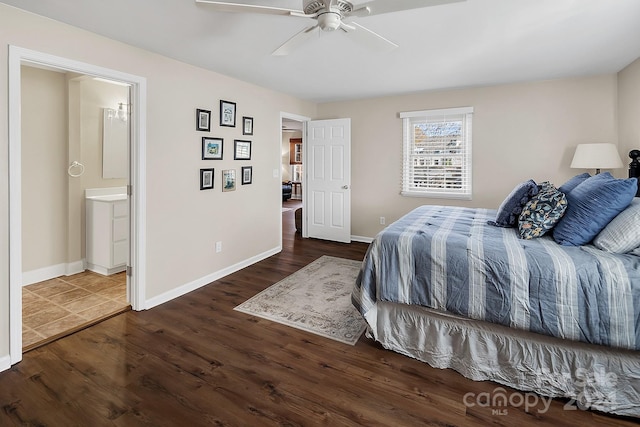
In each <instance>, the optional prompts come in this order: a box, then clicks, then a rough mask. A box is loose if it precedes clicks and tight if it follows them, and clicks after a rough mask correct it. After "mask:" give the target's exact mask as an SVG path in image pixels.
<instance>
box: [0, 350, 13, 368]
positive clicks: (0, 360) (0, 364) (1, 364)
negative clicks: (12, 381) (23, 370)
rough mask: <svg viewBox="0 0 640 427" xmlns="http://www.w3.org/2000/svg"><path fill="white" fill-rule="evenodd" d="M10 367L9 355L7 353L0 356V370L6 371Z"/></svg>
mask: <svg viewBox="0 0 640 427" xmlns="http://www.w3.org/2000/svg"><path fill="white" fill-rule="evenodd" d="M10 367H11V356H9V355H8V354H7V355H5V356H2V357H0V372H2V371H6V370H7V369H9V368H10Z"/></svg>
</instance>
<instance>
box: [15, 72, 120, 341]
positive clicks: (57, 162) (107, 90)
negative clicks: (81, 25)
mask: <svg viewBox="0 0 640 427" xmlns="http://www.w3.org/2000/svg"><path fill="white" fill-rule="evenodd" d="M21 82H22V85H21V94H22V97H21V100H22V101H21V109H22V112H23V119H22V147H21V148H22V159H23V161H22V177H21V180H22V208H23V209H22V239H23V245H22V285H23V288H22V319H23V324H22V340H23V343H22V346H23V351H28V350H30V349H33V348H35V347H38V346H40V345H43V344H45V343H47V342H50V341H52V340H55V339H57V338H58V337H60V336H64V335H67V334H69V333H72V332H74V331H76V330H79V329H82V328H84V327H86V326H88V325H90V324H93V323H96V322H98V321H100V320H102V319H104V318H108V317H110V316H113V315H115V314H118V313H121V312H123V311H125V310H128V309H129V308H130V305H129V303H128V302H127V291H126V275H125V274H123V273H122V272H123V271H124V270H125V267H126V260H127V254H126V251H127V239H128V230H127V228H128V227H127V224H126V221H127V218H126V213H127V212H128V209H127V208H126V203H127V201H126V198H127V195H126V193H127V190H126V189H127V186H128V184H129V180H128V171H129V169H130V168H129V159H128V154H127V153H128V152H129V141H128V138H129V126H128V124H129V117H128V110H129V109H128V106H129V104H130V102H129V85H128V84H122V83H119V82H112V81H109V80H105V79H96V78H93V77H91V76H87V75H83V74H78V73H72V72H67V71H64V70H50V69H44V68H40V67H34V66H30V65H23V66H22V67H21ZM29 117H37V118H38V119H37V123H35V122H34V121H32V120H30V119H29ZM91 192H93V194H99V195H100V196H104V195H107V194H111V195H112V198H115V196H116V195H120V200H122V202H120V204H121V205H123V208H121V211H122V215H121V219H120V221H121V222H122V221H124V222H125V223H123V224H121V229H122V230H121V232H120V235H121V236H120V237H119V238H120V240H121V242H118V244H120V245H121V246H123V244H124V246H123V247H122V248H120V252H121V253H119V254H118V255H119V257H118V258H119V259H118V260H117V264H115V265H109V266H105V268H104V269H103V270H100V269H98V268H96V266H95V264H94V263H96V262H97V261H95V260H94V259H92V256H93V253H94V252H100V251H102V252H104V253H105V254H106V255H108V256H111V255H112V252H113V250H114V248H109V247H108V246H107V243H106V242H100V244H102V245H104V248H100V247H98V248H97V251H96V250H93V251H92V250H91V249H92V248H91V247H88V245H87V243H91V242H92V236H93V234H95V233H96V232H97V233H99V234H101V235H102V234H105V233H107V234H108V233H111V231H112V230H110V228H111V227H112V226H113V225H112V224H111V223H110V224H107V223H106V222H105V223H104V224H92V223H93V222H92V221H91V220H90V219H89V221H87V219H88V215H89V214H90V213H91V212H92V209H88V208H90V207H91V206H90V205H91V204H93V203H94V200H97V199H95V198H89V197H87V196H89V195H92V193H91ZM104 199H105V198H104V197H102V199H100V200H99V202H100V204H101V205H105V207H104V209H111V206H106V205H111V204H114V206H115V203H117V202H119V201H110V200H104ZM43 212H46V215H44V216H43V214H42V213H43ZM91 224H92V227H93V229H88V225H91ZM116 224H117V223H115V222H114V225H116ZM93 240H95V239H93ZM115 248H116V249H117V248H118V247H117V246H116V247H115ZM87 255H90V256H87ZM93 258H95V256H93ZM103 258H104V256H103ZM109 262H111V260H104V261H103V262H100V263H98V265H100V264H108V263H109ZM107 267H108V269H107ZM92 270H93V271H92ZM100 273H102V274H100Z"/></svg>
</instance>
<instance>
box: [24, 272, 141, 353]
mask: <svg viewBox="0 0 640 427" xmlns="http://www.w3.org/2000/svg"><path fill="white" fill-rule="evenodd" d="M126 281H127V279H126V276H125V273H124V272H122V273H117V274H113V275H111V276H103V275H100V274H97V273H94V272H92V271H88V270H87V271H85V272H83V273H78V274H74V275H73V276H61V277H58V278H55V279H51V280H47V281H44V282H40V283H34V284H32V285H28V286H24V287H23V288H22V348H23V351H28V350H31V349H33V348H35V347H38V346H40V345H42V344H45V343H47V342H51V341H53V340H55V339H57V338H59V337H61V336H64V335H68V334H69V333H72V332H75V331H77V330H80V329H82V328H85V327H86V326H88V325H91V324H93V323H96V322H97V321H100V320H102V319H105V318H107V317H111V316H112V315H114V314H117V313H120V312H122V311H126V310H128V309H129V307H130V306H129V303H128V302H127V297H126Z"/></svg>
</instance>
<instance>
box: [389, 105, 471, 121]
mask: <svg viewBox="0 0 640 427" xmlns="http://www.w3.org/2000/svg"><path fill="white" fill-rule="evenodd" d="M469 113H473V107H456V108H441V109H439V110H422V111H404V112H401V113H400V118H401V119H408V118H411V117H429V116H442V115H444V114H447V115H453V114H469Z"/></svg>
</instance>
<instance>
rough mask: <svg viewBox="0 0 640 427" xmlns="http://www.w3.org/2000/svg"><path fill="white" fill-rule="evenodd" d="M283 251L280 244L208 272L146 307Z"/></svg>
mask: <svg viewBox="0 0 640 427" xmlns="http://www.w3.org/2000/svg"><path fill="white" fill-rule="evenodd" d="M281 251H282V246H278V247H276V248H273V249H270V250H268V251H266V252H263V253H261V254H258V255H256V256H254V257H251V258H249V259H246V260H244V261H241V262H239V263H237V264H234V265H231V266H229V267H227V268H224V269H222V270H219V271H216V272H214V273H211V274H208V275H206V276H204V277H201V278H200V279H196V280H194V281H192V282H189V283H185V284H184V285H182V286H180V287H177V288H175V289H172V290H170V291H168V292H165V293H163V294H160V295H158V296H156V297H153V298H150V299H148V300H146V301H145V307H144V308H145V309H150V308H153V307H155V306H158V305H160V304H164V303H165V302H169V301H171V300H172V299H175V298H178V297H181V296H182V295H185V294H188V293H189V292H191V291H195V290H196V289H198V288H201V287H203V286H205V285H208V284H209V283H211V282H214V281H216V280H219V279H221V278H223V277H225V276H228V275H229V274H231V273H235V272H236V271H239V270H242V269H243V268H245V267H248V266H250V265H252V264H255V263H257V262H260V261H262V260H263V259H266V258H269V257H270V256H273V255H275V254H277V253H279V252H281Z"/></svg>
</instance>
